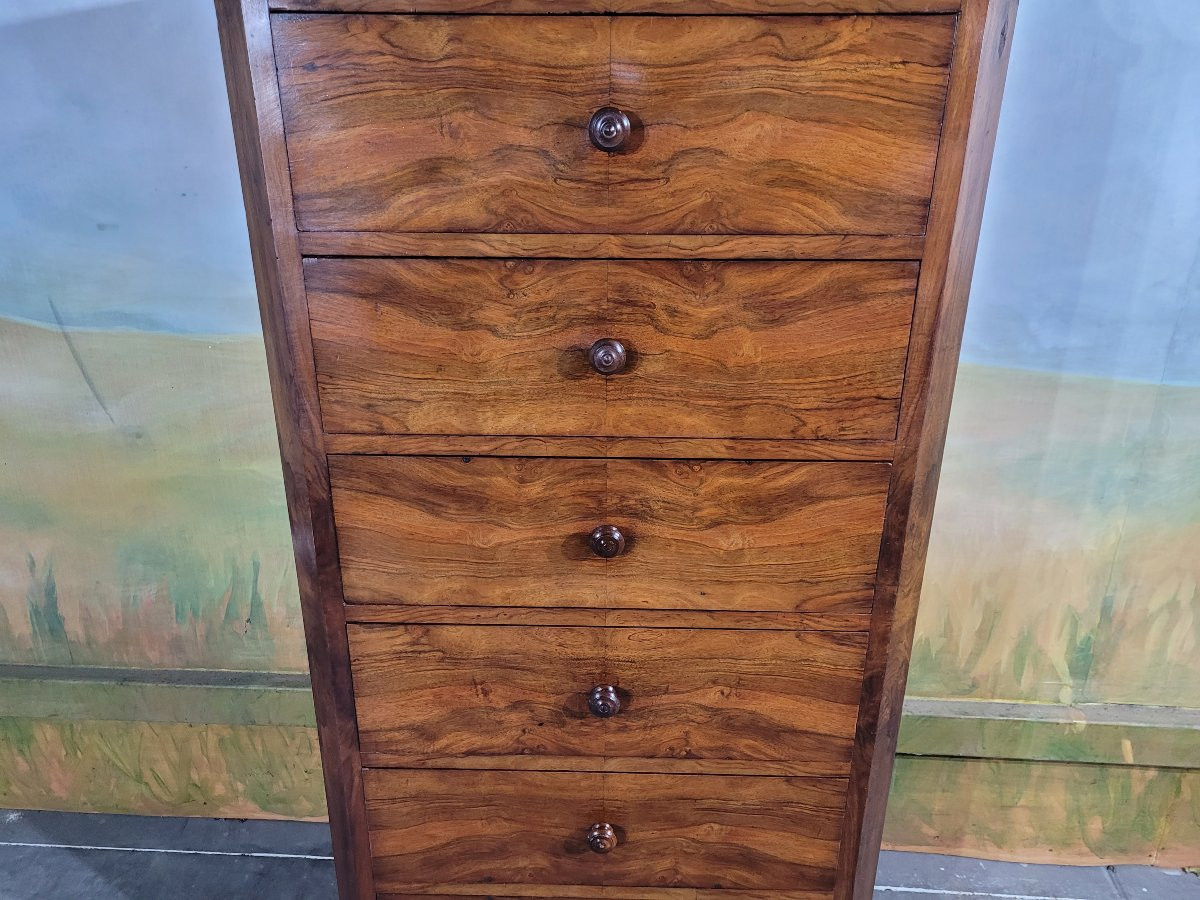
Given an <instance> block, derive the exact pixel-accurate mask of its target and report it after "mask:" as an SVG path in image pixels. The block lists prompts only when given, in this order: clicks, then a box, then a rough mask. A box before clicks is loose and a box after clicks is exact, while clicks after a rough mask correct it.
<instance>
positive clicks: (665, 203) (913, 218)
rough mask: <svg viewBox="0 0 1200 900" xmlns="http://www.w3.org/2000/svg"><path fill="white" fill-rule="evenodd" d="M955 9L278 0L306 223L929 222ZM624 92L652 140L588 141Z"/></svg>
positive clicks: (697, 228) (526, 226)
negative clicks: (643, 8) (544, 7)
mask: <svg viewBox="0 0 1200 900" xmlns="http://www.w3.org/2000/svg"><path fill="white" fill-rule="evenodd" d="M953 27H954V21H953V17H950V16H920V17H905V16H884V17H877V18H870V17H856V16H845V17H829V18H808V17H788V16H777V17H756V18H751V17H694V18H686V17H677V18H670V17H640V16H623V17H604V16H573V17H565V16H510V17H506V16H428V15H425V16H353V15H322V16H303V15H292V14H278V15H276V16H275V17H274V34H275V48H276V59H277V63H278V69H279V80H280V89H281V97H282V101H283V109H284V117H285V120H286V122H287V146H288V154H289V158H290V160H291V170H292V184H293V190H294V195H295V201H294V202H295V209H296V215H297V222H298V224H299V227H300V230H302V231H399V232H430V231H462V232H502V233H503V232H524V233H543V232H554V231H566V232H583V233H649V232H669V233H679V234H700V235H702V234H710V233H734V234H739V233H745V234H824V233H833V234H871V235H888V234H893V235H896V234H922V233H924V230H925V221H926V215H927V211H928V202H929V194H930V189H931V184H932V178H933V165H934V158H935V155H936V151H937V146H938V140H939V134H940V125H941V117H942V108H943V105H944V101H945V90H946V78H947V72H948V64H949V59H950V52H951V44H952V38H953ZM731 59H737V61H738V64H737V65H736V66H731V65H730V63H729V61H730V60H731ZM497 85H502V86H503V89H497V87H496V86H497ZM608 105H615V106H618V107H620V108H622V109H627V110H630V111H631V112H633V113H635V114H636V115H637V116H638V117H639V119H640V120H641V121H642V122H643V123H644V131H643V136H642V139H641V142H640V146H638V147H637V149H635V150H633V151H631V152H628V153H622V154H616V155H609V154H605V153H602V152H600V151H597V150H595V149H594V148H592V146H591V144H590V143H589V141H588V139H587V136H586V124H587V121H588V119H589V118H590V116H591V114H592V112H594V111H595V110H596V109H598V108H600V107H602V106H608Z"/></svg>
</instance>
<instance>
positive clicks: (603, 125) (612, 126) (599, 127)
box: [588, 106, 633, 153]
mask: <svg viewBox="0 0 1200 900" xmlns="http://www.w3.org/2000/svg"><path fill="white" fill-rule="evenodd" d="M588 137H589V138H591V141H592V146H593V147H595V148H596V149H597V150H603V151H604V152H605V153H617V152H619V151H621V150H624V149H625V148H626V147H628V146H629V143H630V140H631V139H632V137H633V122H632V121H630V119H629V116H628V115H626V114H625V113H623V112H621V110H619V109H617V108H616V107H615V106H605V107H603V108H602V109H598V110H596V112H595V113H593V114H592V121H590V122H588Z"/></svg>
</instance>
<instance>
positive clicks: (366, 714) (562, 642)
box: [349, 625, 866, 776]
mask: <svg viewBox="0 0 1200 900" xmlns="http://www.w3.org/2000/svg"><path fill="white" fill-rule="evenodd" d="M349 634H350V658H351V661H352V665H353V669H354V691H355V697H356V698H357V704H358V721H359V736H360V742H361V747H362V752H363V754H364V756H365V757H366V758H368V759H371V760H372V765H380V764H382V763H385V762H386V763H387V764H390V765H404V766H430V765H434V766H441V765H442V764H443V762H442V761H443V760H445V759H451V758H453V759H457V760H461V761H462V763H463V764H467V765H471V764H472V763H473V764H475V765H480V766H489V767H505V766H506V765H507V764H510V763H511V762H512V760H514V759H517V760H531V761H532V762H533V763H534V764H535V765H539V766H540V767H543V768H546V769H554V768H560V767H563V766H566V767H569V768H579V769H586V768H596V767H597V763H603V762H604V761H605V760H608V761H612V760H617V761H618V763H617V766H613V765H611V764H610V765H608V766H606V767H605V769H606V771H619V768H618V767H619V766H622V765H623V766H624V767H626V768H627V770H629V771H635V772H639V771H640V772H644V771H667V772H669V771H678V769H676V768H675V767H674V765H673V764H674V763H675V762H677V761H682V762H683V763H685V764H694V763H697V762H701V763H703V762H705V761H709V760H712V761H716V762H735V763H739V766H738V767H737V769H736V771H738V772H739V773H741V774H750V773H755V772H758V773H759V774H775V773H777V772H780V771H790V773H791V774H796V775H840V776H845V775H847V774H849V771H850V746H851V741H852V738H853V736H854V724H855V720H856V718H857V716H858V699H859V691H860V685H861V679H862V662H863V658H864V656H865V654H866V635H865V634H843V633H839V632H803V631H801V632H786V631H773V632H754V633H750V634H748V633H746V632H743V631H730V630H688V629H650V628H611V627H609V628H527V627H514V626H493V627H484V626H448V625H433V626H423V625H410V626H402V627H398V626H389V625H352V626H350V631H349ZM600 685H611V686H613V687H615V688H616V694H617V698H618V702H619V704H620V710H619V711H618V712H617V713H616V714H615V715H612V716H611V717H609V718H598V717H597V716H596V715H594V714H593V713H592V712H591V711H590V710H589V708H588V702H587V701H588V694H589V692H590V691H591V690H592V689H593V688H594V687H596V686H600ZM758 762H763V763H768V764H772V765H769V766H768V767H766V772H765V773H764V772H763V770H762V767H760V766H756V765H755V764H756V763H758ZM647 767H650V768H647ZM692 768H693V769H694V766H692ZM684 770H685V771H686V770H687V768H686V767H685V769H684Z"/></svg>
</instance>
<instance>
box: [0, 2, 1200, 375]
mask: <svg viewBox="0 0 1200 900" xmlns="http://www.w3.org/2000/svg"><path fill="white" fill-rule="evenodd" d="M1194 2H1195V0H1139V2H1137V3H1131V2H1129V0H1022V4H1021V12H1020V15H1019V20H1018V26H1017V34H1016V40H1015V43H1014V51H1013V62H1012V71H1011V74H1010V79H1009V88H1008V93H1007V96H1006V102H1005V107H1004V115H1003V120H1002V123H1001V130H1000V140H999V148H998V151H997V157H996V164H995V169H994V176H993V182H992V189H991V193H990V196H989V201H988V213H987V217H986V222H985V226H984V235H983V242H982V246H981V250H980V257H979V264H978V267H977V275H976V283H975V288H974V292H973V297H972V306H971V315H970V317H969V321H968V328H967V337H966V342H965V346H964V357H965V358H966V359H967V360H969V361H975V362H985V363H992V364H998V365H1015V366H1023V367H1030V368H1038V369H1048V370H1053V371H1069V372H1083V373H1090V374H1097V375H1109V376H1118V377H1124V378H1137V379H1144V380H1149V381H1160V380H1166V381H1175V382H1190V383H1200V252H1198V251H1200V102H1197V99H1196V98H1197V97H1200V24H1198V21H1200V20H1197V17H1195V16H1194V15H1191V13H1192V12H1194V9H1193V6H1192V4H1194ZM31 9H32V10H36V12H32V11H31ZM55 10H59V11H63V12H62V14H51V13H53V12H54V11H55ZM0 58H2V59H4V60H5V90H4V91H3V92H0V121H4V122H5V128H4V130H3V132H0V242H2V243H0V314H7V315H11V316H17V317H20V318H25V319H33V320H37V321H43V322H45V321H49V320H50V317H51V314H50V309H49V304H48V302H47V298H53V299H54V301H55V303H56V305H57V306H58V308H59V310H60V311H61V313H62V314H63V317H64V319H65V321H66V322H67V323H68V324H73V325H78V326H88V327H103V328H140V329H149V330H162V331H176V332H192V333H253V332H255V331H257V330H258V315H257V310H256V308H255V301H254V291H253V285H252V282H251V276H250V267H249V255H248V251H247V248H246V235H245V224H244V218H243V213H242V207H241V197H240V193H239V188H238V182H237V172H236V164H235V161H234V154H233V146H232V139H231V135H230V127H229V119H228V113H227V110H226V106H225V103H226V100H225V88H224V82H223V76H222V74H221V65H220V57H219V51H218V47H217V38H216V30H215V23H214V21H213V12H212V5H211V3H210V0H140V2H127V3H114V2H105V0H39V2H38V3H30V2H29V0H0Z"/></svg>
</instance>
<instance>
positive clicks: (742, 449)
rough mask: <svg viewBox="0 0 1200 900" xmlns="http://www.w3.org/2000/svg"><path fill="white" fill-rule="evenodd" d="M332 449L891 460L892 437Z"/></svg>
mask: <svg viewBox="0 0 1200 900" xmlns="http://www.w3.org/2000/svg"><path fill="white" fill-rule="evenodd" d="M325 447H326V449H327V450H328V451H329V452H330V453H338V454H343V453H344V454H356V455H358V454H361V455H367V456H380V455H382V456H562V457H580V458H588V457H597V458H605V459H762V460H797V461H802V462H803V461H814V460H828V461H839V460H841V461H850V460H854V461H858V462H886V461H888V460H890V459H891V458H892V453H893V451H894V449H895V443H894V442H893V441H846V440H838V441H797V440H753V439H749V440H748V439H746V438H727V439H724V440H720V439H718V440H714V439H712V438H670V439H664V438H603V437H514V436H500V435H483V434H468V435H441V434H408V435H396V434H327V435H325Z"/></svg>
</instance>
